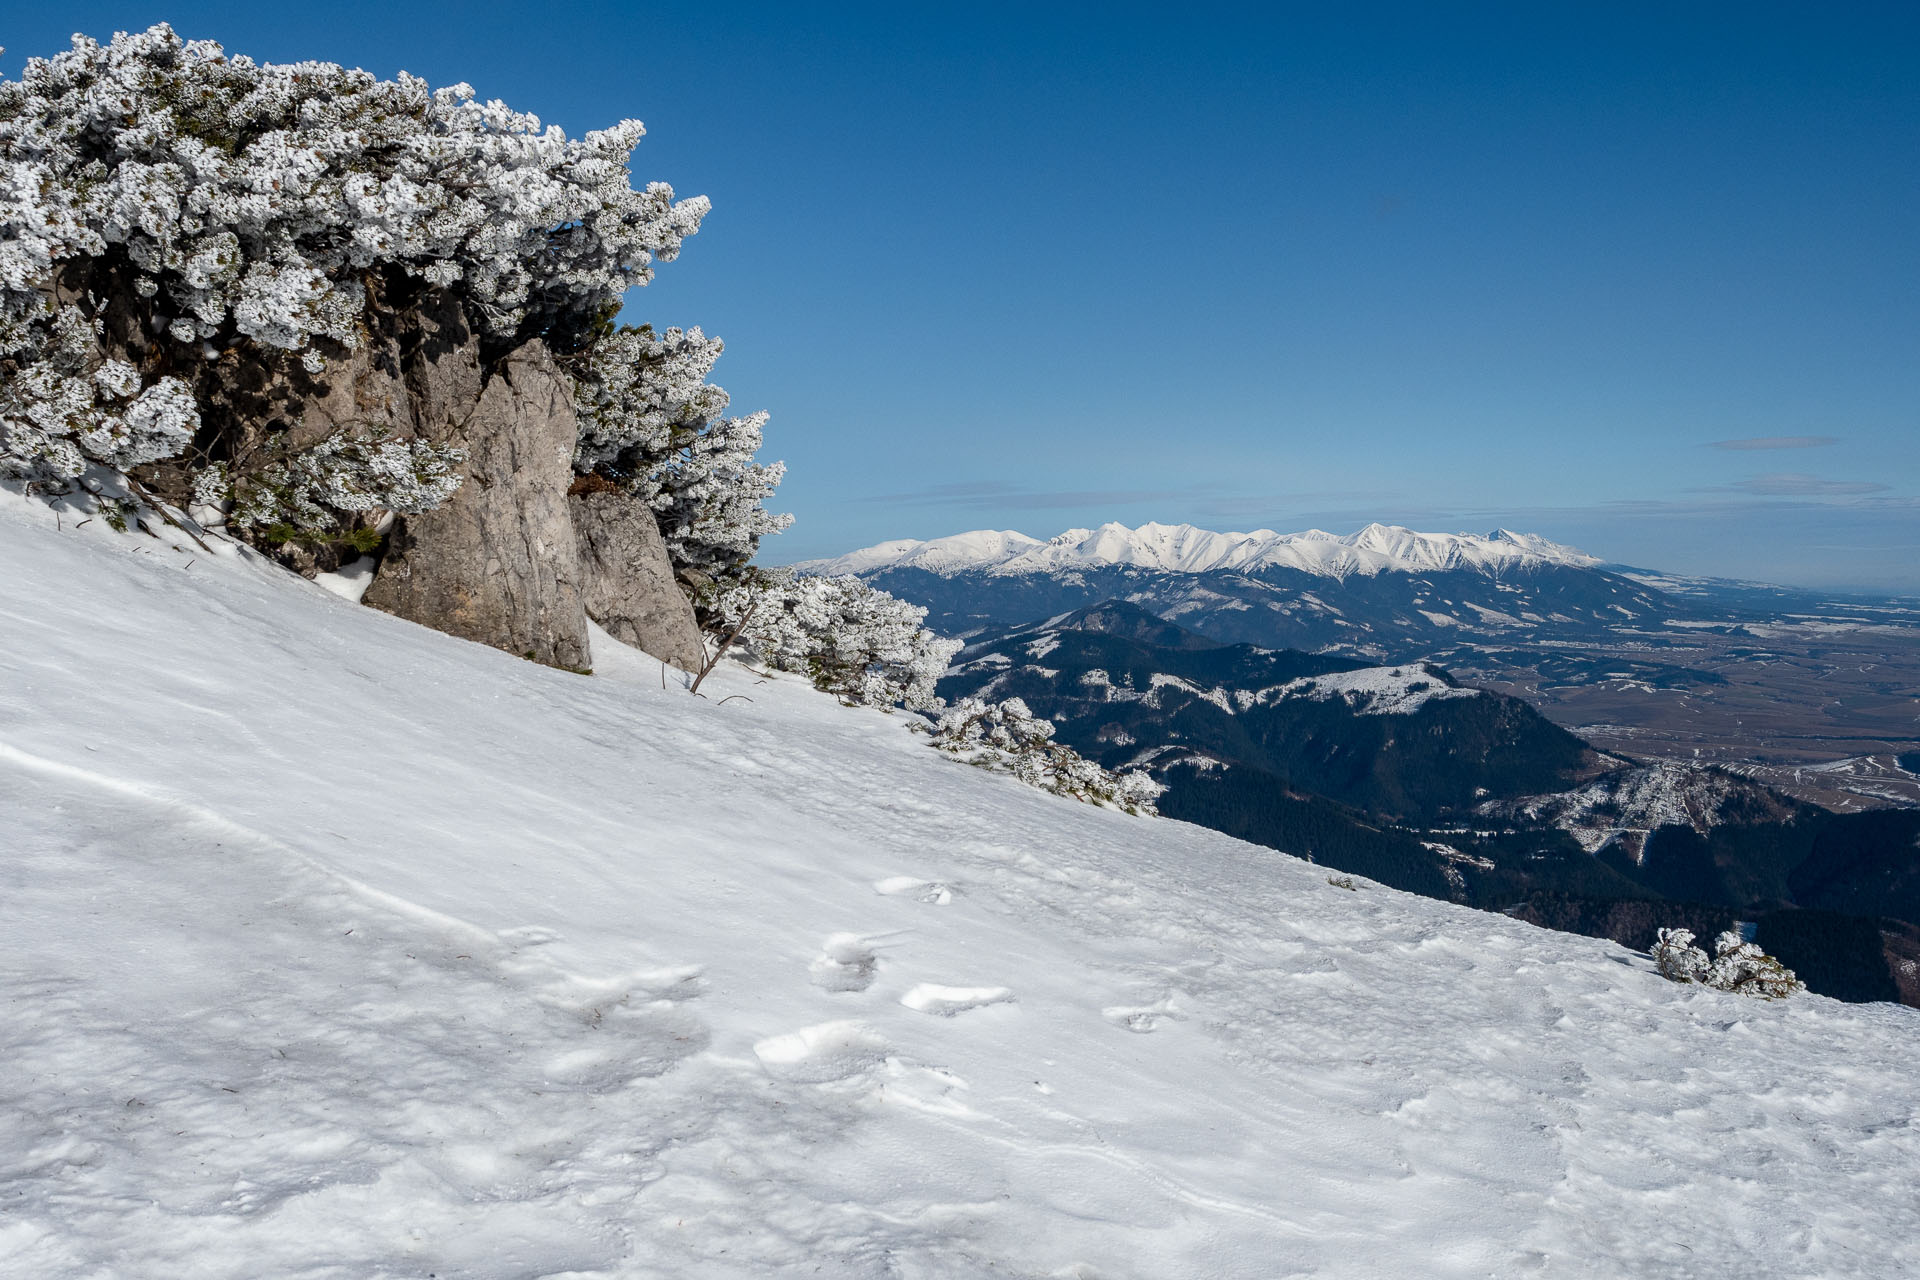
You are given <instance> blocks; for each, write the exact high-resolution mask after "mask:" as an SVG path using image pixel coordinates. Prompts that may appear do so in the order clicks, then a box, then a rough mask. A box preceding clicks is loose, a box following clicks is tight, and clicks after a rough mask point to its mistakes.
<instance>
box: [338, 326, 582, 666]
mask: <svg viewBox="0 0 1920 1280" xmlns="http://www.w3.org/2000/svg"><path fill="white" fill-rule="evenodd" d="M424 336H425V337H426V338H427V340H432V339H431V335H424ZM448 349H449V352H455V353H457V352H459V351H462V350H465V349H466V348H465V347H463V346H458V345H450V346H449V348H448ZM409 363H411V364H413V366H414V368H415V369H420V370H423V371H425V372H424V373H423V374H422V376H421V377H419V378H416V379H414V382H415V385H414V386H412V387H410V388H409V392H410V398H411V400H412V402H413V405H414V407H415V422H416V425H417V427H418V429H419V434H420V435H422V436H423V437H425V438H426V439H429V440H433V441H435V442H437V443H448V442H451V443H457V444H460V445H461V446H462V447H464V448H465V449H466V450H467V462H466V465H465V467H464V468H463V469H462V470H463V481H462V483H461V485H460V489H459V491H458V492H456V493H455V494H454V495H453V497H452V498H451V499H449V500H448V502H447V503H446V505H444V506H442V507H441V508H440V509H439V510H437V511H431V512H428V513H427V514H425V515H421V516H411V517H405V518H402V519H399V520H396V521H395V523H394V528H393V532H392V534H391V536H390V538H389V540H388V550H387V555H386V558H385V559H384V560H383V561H382V562H381V565H380V571H379V574H378V576H376V577H375V578H374V580H373V584H372V585H371V586H370V587H368V588H367V594H366V597H365V603H367V604H369V605H372V606H373V607H374V608H376V609H382V610H385V611H386V612H388V613H392V614H396V615H398V616H400V617H402V618H407V619H409V620H411V621H414V622H418V623H421V624H422V625H424V626H429V627H432V628H434V629H435V630H438V631H445V632H447V633H448V634H449V635H456V636H460V637H462V638H463V639H467V640H477V641H479V642H480V643H481V644H488V645H492V646H493V647H495V648H497V649H505V650H506V651H507V652H508V653H514V654H519V655H520V656H522V657H527V658H531V659H533V660H534V661H536V662H542V663H545V664H547V665H548V666H555V667H570V668H574V669H585V668H586V667H588V666H589V665H591V662H592V656H591V651H590V649H589V646H588V638H587V615H586V609H585V605H584V602H583V598H582V593H581V587H582V582H583V575H582V573H581V569H580V560H579V552H578V549H577V546H576V543H575V538H574V531H573V519H572V513H571V512H570V511H569V509H568V508H569V500H568V498H567V486H568V485H569V484H570V483H571V482H572V480H573V448H574V442H575V439H576V436H577V434H578V428H577V426H576V424H575V421H574V410H573V396H572V392H571V388H570V384H569V383H568V381H567V379H566V377H565V376H564V375H563V374H562V373H561V372H560V370H559V369H558V368H557V367H556V366H555V364H554V362H553V357H552V356H551V355H550V354H549V353H548V352H547V349H546V347H545V346H544V345H543V344H541V343H539V342H530V343H528V344H527V345H526V346H524V347H521V348H520V349H518V350H517V351H515V352H513V353H512V354H511V355H509V356H508V357H507V358H506V359H505V360H503V361H502V362H501V364H500V366H499V367H498V368H496V369H495V370H493V372H492V375H491V376H490V377H488V378H487V379H486V381H485V383H484V385H482V386H480V387H479V390H478V398H477V402H476V401H475V400H470V399H465V391H466V387H467V386H468V385H469V384H468V382H467V378H466V367H465V363H464V361H463V360H461V359H458V358H452V359H442V360H437V361H415V362H409ZM476 372H477V368H476ZM476 380H477V379H476ZM463 406H470V408H467V409H466V411H465V412H464V413H463V412H462V409H463Z"/></svg>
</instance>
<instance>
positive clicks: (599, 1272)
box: [0, 494, 1920, 1280]
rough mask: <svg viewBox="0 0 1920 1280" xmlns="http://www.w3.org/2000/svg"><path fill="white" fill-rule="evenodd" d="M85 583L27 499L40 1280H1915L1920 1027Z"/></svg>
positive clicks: (656, 682)
mask: <svg viewBox="0 0 1920 1280" xmlns="http://www.w3.org/2000/svg"><path fill="white" fill-rule="evenodd" d="M103 525H104V522H102V521H97V520H96V521H95V522H94V523H93V524H91V525H89V526H87V527H85V528H83V529H80V530H78V531H76V530H75V529H74V527H73V526H74V517H73V516H72V515H68V516H67V517H66V528H65V530H64V531H59V530H56V529H55V528H54V526H53V517H52V516H51V514H50V513H48V512H47V511H46V510H45V508H42V507H32V506H28V505H25V504H23V503H21V502H20V501H19V500H17V499H16V498H14V497H12V496H11V495H7V494H0V583H3V584H4V588H5V589H4V592H0V823H4V826H3V827H0V830H4V831H5V832H6V840H5V849H6V853H5V857H4V858H0V939H4V940H5V942H4V948H0V994H3V997H4V1001H5V1005H4V1008H5V1017H4V1018H0V1064H4V1067H3V1068H0V1206H4V1208H3V1209H0V1274H5V1275H7V1276H32V1277H36V1280H40V1278H48V1277H83V1276H85V1277H104V1276H129V1277H133V1276H140V1277H146V1276H191V1277H195V1278H196V1280H199V1278H225V1277H233V1278H235V1280H239V1278H242V1277H245V1278H248V1280H252V1278H255V1277H260V1276H295V1275H297V1276H301V1277H341V1278H343V1280H344V1278H346V1277H353V1278H356V1280H358V1278H362V1277H375V1276H379V1277H402V1276H404V1277H424V1276H427V1275H429V1274H432V1275H438V1276H440V1277H453V1276H460V1277H488V1278H492V1277H498V1278H500V1280H506V1278H508V1277H513V1278H516V1280H519V1278H524V1277H536V1276H544V1277H549V1278H556V1280H557V1278H558V1277H562V1276H566V1277H572V1278H573V1280H581V1278H583V1277H694V1276H698V1277H722V1278H725V1277H749V1276H751V1277H764V1276H781V1275H815V1274H820V1275H829V1276H835V1277H876V1278H877V1277H883V1276H884V1277H907V1278H925V1280H933V1278H935V1277H939V1278H943V1280H945V1278H951V1277H975V1276H982V1277H984V1276H1082V1277H1087V1276H1101V1277H1169V1276H1206V1277H1273V1276H1283V1275H1292V1276H1343V1277H1370V1276H1380V1277H1406V1276H1421V1277H1468V1276H1472V1277H1483V1276H1488V1275H1497V1276H1514V1275H1546V1276H1564V1277H1591V1276H1610V1277H1614V1276H1659V1277H1679V1276H1697V1277H1704V1276H1716V1277H1718V1276H1726V1277H1775V1276H1779V1277H1785V1276H1809V1275H1821V1276H1875V1277H1887V1276H1893V1275H1900V1274H1912V1273H1914V1272H1915V1270H1916V1268H1920V1200H1917V1199H1916V1197H1915V1196H1914V1194H1913V1188H1914V1187H1915V1186H1916V1185H1920V1125H1917V1124H1916V1120H1915V1095H1914V1091H1913V1078H1912V1062H1913V1054H1914V1049H1915V1045H1916V1042H1917V1041H1916V1037H1917V1036H1920V1015H1916V1013H1915V1011H1913V1010H1910V1009H1905V1008H1900V1007H1896V1006H1892V1005H1842V1004H1837V1003H1834V1002H1831V1001H1828V1000H1824V999H1821V998H1818V997H1813V996H1807V997H1802V998H1798V999H1794V1000H1791V1001H1786V1002H1781V1003H1777V1004H1765V1003H1759V1002H1754V1001H1750V1000H1745V999H1742V998H1740V997H1738V996H1732V995H1726V994H1722V993H1718V992H1713V991H1707V990H1702V989H1696V988H1683V987H1680V986H1675V985H1673V984H1669V983H1667V982H1665V981H1663V980H1661V979H1660V978H1658V977H1656V976H1654V975H1653V974H1652V973H1651V972H1650V966H1649V963H1648V961H1647V960H1646V959H1645V958H1644V957H1641V956H1636V955H1631V954H1629V953H1627V952H1625V951H1623V950H1621V949H1620V948H1618V947H1615V946H1613V945H1611V944H1608V943H1604V942H1599V941H1592V940H1588V939H1584V938H1576V937H1570V936H1566V935H1562V934H1555V933H1548V932H1544V931H1541V930H1537V929H1533V928H1530V927H1528V926H1525V925H1521V924H1517V923H1514V922H1512V921H1509V920H1506V919H1504V918H1502V917H1499V916H1494V915H1486V914H1480V913H1476V912H1472V911H1468V910H1464V909H1459V908H1455V907H1451V906H1449V905H1446V904H1442V903H1436V902H1432V901H1428V900H1425V899H1420V898H1415V897H1410V896H1405V895H1402V894H1398V893H1394V892H1391V891H1389V890H1386V889H1382V888H1380V887H1378V886H1375V885H1372V884H1369V883H1367V882H1366V881H1364V880H1357V881H1356V882H1355V883H1356V884H1357V885H1358V887H1359V892H1348V891H1346V890H1345V889H1343V888H1335V887H1331V886H1329V885H1328V883H1327V876H1326V873H1325V872H1324V870H1322V869H1320V868H1316V867H1313V866H1311V865H1309V864H1307V863H1304V862H1298V861H1295V860H1293V859H1290V858H1286V857H1282V856H1279V855H1275V854H1273V853H1271V852H1268V851H1264V850H1260V849H1256V848H1253V847H1251V846H1248V845H1244V844H1241V843H1239V842H1236V841H1234V840H1231V839H1228V838H1226V837H1224V836H1221V835H1218V834H1215V833H1212V832H1208V831H1203V830H1200V829H1198V828H1195V827H1190V826H1185V825H1182V824H1179V823H1174V822H1170V821H1164V820H1160V821H1155V820H1148V819H1139V818H1130V817H1127V816H1126V815H1123V814H1119V813H1113V812H1108V811H1103V810H1098V809H1093V808H1089V807H1086V806H1083V805H1078V804H1074V803H1072V802H1071V801H1067V800H1062V799H1058V798H1055V797H1051V796H1047V795H1044V794H1041V793H1039V792H1036V791H1033V790H1030V789H1028V788H1025V787H1022V786H1021V785H1020V784H1019V783H1018V782H1015V781H1013V780H1011V779H1008V778H1003V777H996V776H992V775H988V774H985V773H982V772H980V771H977V770H973V769H969V768H966V767H964V766H962V765H957V764H954V763H953V762H951V761H949V760H946V759H944V758H943V757H942V756H941V755H940V754H939V753H937V752H934V751H930V750H928V749H927V747H926V746H925V745H924V743H923V741H922V740H921V739H919V738H918V737H916V736H915V735H912V734H909V733H907V732H906V731H905V730H904V728H903V727H902V725H901V723H900V720H899V719H898V718H895V717H889V716H885V715H882V714H880V713H878V712H874V711H869V710H861V711H849V710H845V709H843V708H841V707H839V706H838V705H836V704H835V703H834V701H833V700H832V699H830V698H826V697H823V696H820V695H818V694H816V693H814V692H813V691H812V690H811V689H809V688H807V687H805V686H804V685H802V684H800V683H798V682H796V681H790V680H784V679H782V680H776V681H773V682H769V683H758V682H756V678H755V677H754V676H752V675H751V674H749V673H746V672H744V671H742V670H739V669H723V670H722V671H720V672H719V673H716V675H715V676H714V677H713V678H712V679H711V680H709V682H708V684H707V687H706V689H705V690H703V692H710V693H712V694H713V695H714V696H713V698H711V699H709V700H703V699H697V698H691V697H689V696H687V694H686V693H685V692H684V691H682V690H681V689H679V688H677V687H674V688H670V689H668V690H664V691H663V690H662V689H661V688H660V678H661V672H660V668H659V666H658V664H657V663H655V662H653V661H651V660H649V659H644V658H641V657H639V656H637V655H635V654H634V653H633V652H632V651H628V650H622V649H619V648H618V647H617V646H607V647H604V648H603V649H602V650H599V651H596V655H595V658H596V665H597V667H598V669H599V674H598V675H596V676H594V677H592V678H583V677H579V676H574V675H570V674H567V673H564V672H558V671H552V670H549V669H546V668H543V667H538V666H535V665H533V664H530V663H526V662H522V661H519V660H517V659H514V658H512V657H509V656H508V655H505V654H501V653H497V652H495V651H493V650H490V649H486V648H482V647H479V646H476V645H469V644H464V643H461V642H460V641H457V640H453V639H450V638H448V637H446V636H442V635H437V634H434V633H432V632H429V631H425V630H422V629H420V628H417V627H414V626H411V625H409V624H407V623H404V622H400V621H398V620H396V619H393V618H389V617H386V616H384V615H381V614H378V613H375V612H372V611H370V610H366V609H362V608H360V607H358V606H355V605H353V604H351V603H349V602H347V601H345V600H342V599H339V598H338V597H336V596H333V595H331V594H329V593H327V592H326V591H325V590H323V589H321V588H319V587H317V586H313V585H311V584H307V583H303V582H300V581H299V580H297V579H294V578H291V577H289V576H287V575H284V574H281V573H279V572H278V571H273V570H269V569H266V568H264V567H262V566H259V565H257V564H254V563H251V562H247V561H242V560H239V559H234V558H223V557H209V556H208V555H206V554H204V553H202V552H199V551H198V550H197V549H194V548H191V547H189V548H188V549H187V550H186V551H184V552H181V553H177V554H176V553H175V552H174V551H172V550H170V549H169V548H168V547H167V546H166V545H164V544H163V543H162V542H159V541H155V540H153V539H149V538H146V537H143V536H141V535H139V534H134V535H132V536H120V535H115V534H112V533H111V532H110V531H107V530H105V529H104V528H103ZM678 683H679V681H678V680H677V679H675V678H674V677H673V676H672V674H671V673H669V684H670V685H677V684H678ZM735 693H738V694H743V695H745V696H746V697H747V698H750V699H752V701H750V702H749V701H745V700H743V699H734V700H732V701H729V702H725V703H722V702H721V701H720V699H721V697H723V696H725V695H731V694H735Z"/></svg>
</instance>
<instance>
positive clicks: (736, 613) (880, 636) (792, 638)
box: [715, 572, 960, 710]
mask: <svg viewBox="0 0 1920 1280" xmlns="http://www.w3.org/2000/svg"><path fill="white" fill-rule="evenodd" d="M764 578H765V581H763V582H761V583H758V584H751V585H749V584H741V585H736V586H733V587H730V588H729V589H727V590H726V591H725V592H723V593H722V594H721V595H720V596H719V597H718V598H717V599H716V602H715V612H716V615H717V619H718V622H719V624H720V625H721V627H722V628H723V629H724V630H725V631H726V632H732V631H733V630H734V629H735V628H736V627H738V628H739V635H738V643H740V644H741V645H742V646H744V647H745V648H746V650H747V652H748V653H749V654H750V655H751V656H752V657H753V658H754V660H756V661H758V662H761V663H764V664H765V665H767V666H770V667H773V668H774V669H775V670H778V671H792V672H797V673H800V674H802V675H805V676H807V677H808V678H809V679H811V680H812V681H813V683H814V684H815V685H816V686H817V687H819V688H821V689H825V690H827V691H828V692H829V693H834V694H837V695H839V696H840V697H841V698H843V699H845V700H847V701H849V702H859V703H865V704H867V705H869V706H876V707H892V706H896V705H899V706H905V707H907V708H908V709H909V710H927V709H931V708H933V707H937V706H938V705H939V699H938V698H936V697H935V696H934V692H933V686H934V684H935V682H936V681H938V680H939V679H940V676H941V675H942V674H943V673H944V672H945V671H946V669H947V664H948V662H950V661H951V660H952V658H953V655H954V654H955V653H957V652H959V650H960V642H959V641H957V640H943V639H941V638H940V637H939V636H936V635H934V634H933V633H932V632H931V631H928V630H927V629H926V628H925V627H924V626H922V625H921V624H922V623H923V622H925V621H926V617H927V611H926V610H925V609H922V608H920V607H919V606H917V605H911V604H908V603H907V602H906V601H904V600H898V599H895V598H894V597H893V596H890V595H888V594H887V593H886V592H884V591H881V590H879V589H878V588H876V587H870V586H868V585H867V584H866V583H864V582H862V581H860V580H859V579H858V578H854V577H844V578H806V577H799V576H796V575H793V574H790V573H781V572H776V573H769V574H766V575H764ZM742 624H744V625H742Z"/></svg>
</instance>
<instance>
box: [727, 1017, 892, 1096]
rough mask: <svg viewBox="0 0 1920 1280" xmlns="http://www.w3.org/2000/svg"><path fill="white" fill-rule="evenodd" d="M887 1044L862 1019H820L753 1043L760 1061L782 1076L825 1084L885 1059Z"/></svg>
mask: <svg viewBox="0 0 1920 1280" xmlns="http://www.w3.org/2000/svg"><path fill="white" fill-rule="evenodd" d="M891 1048H892V1047H891V1046H890V1045H888V1044H887V1042H886V1041H885V1040H882V1039H881V1038H880V1037H879V1036H878V1035H876V1034H874V1032H873V1030H872V1029H871V1028H870V1027H868V1026H867V1025H866V1024H865V1023H862V1022H853V1021H851V1020H841V1021H837V1022H821V1023H817V1024H815V1025H814V1026H811V1027H802V1028H800V1029H799V1030H798V1031H789V1032H788V1033H787V1034H785V1035H779V1036H768V1037H767V1038H766V1039H765V1040H762V1041H760V1042H759V1043H757V1044H755V1045H754V1046H753V1056H754V1057H756V1058H758V1059H760V1065H761V1066H763V1067H765V1068H766V1069H767V1071H768V1072H769V1073H771V1074H773V1075H776V1076H779V1077H780V1078H781V1079H783V1080H793V1081H797V1082H799V1083H801V1084H827V1083H830V1082H832V1081H835V1080H846V1079H849V1078H850V1077H853V1076H857V1075H862V1074H864V1073H865V1072H867V1071H869V1070H871V1069H872V1068H874V1067H877V1066H879V1065H880V1064H881V1063H882V1062H885V1061H886V1059H887V1055H888V1053H889V1052H891Z"/></svg>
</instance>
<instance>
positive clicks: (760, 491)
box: [574, 326, 793, 578]
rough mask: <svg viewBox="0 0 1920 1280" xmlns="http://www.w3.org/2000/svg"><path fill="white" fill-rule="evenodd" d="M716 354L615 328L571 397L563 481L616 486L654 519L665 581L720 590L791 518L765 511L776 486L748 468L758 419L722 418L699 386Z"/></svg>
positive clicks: (713, 343)
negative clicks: (574, 443)
mask: <svg viewBox="0 0 1920 1280" xmlns="http://www.w3.org/2000/svg"><path fill="white" fill-rule="evenodd" d="M720 352H721V343H720V340H719V339H717V338H708V337H707V336H706V335H705V334H704V333H702V332H701V331H700V330H699V329H698V328H694V329H685V330H682V329H668V330H667V331H666V332H665V333H663V334H659V335H656V334H655V333H654V331H653V329H652V328H651V327H647V326H642V327H641V328H638V329H634V328H625V329H620V330H618V331H616V332H614V333H612V334H610V335H608V336H607V337H605V338H603V339H601V340H600V341H599V342H597V343H595V344H594V345H593V347H592V349H591V350H590V352H589V353H588V355H587V357H586V359H585V360H584V361H583V362H581V368H580V373H579V380H578V383H577V389H576V393H575V402H576V408H577V409H578V412H579V417H580V444H579V447H578V449H577V451H576V452H575V455H574V469H575V470H577V471H579V472H581V473H583V474H585V473H588V472H598V473H599V474H602V475H610V476H614V477H618V478H619V483H620V485H621V487H622V488H624V489H626V490H627V491H628V492H629V493H631V494H632V495H633V497H634V499H635V500H636V501H638V502H640V503H642V504H643V505H645V506H646V507H647V508H648V509H649V510H651V511H652V512H653V513H654V516H655V518H656V519H657V520H658V521H659V524H660V532H661V534H662V535H663V536H664V537H665V539H666V542H667V551H668V554H669V555H671V557H672V558H673V563H674V567H675V568H676V569H681V570H692V571H694V572H696V573H699V574H702V575H706V576H708V577H722V578H724V577H727V576H731V575H732V574H734V573H735V572H736V571H737V570H738V569H739V568H740V567H741V566H744V565H745V564H746V563H747V561H749V560H751V559H752V558H753V555H754V552H755V551H756V550H758V548H759V545H760V539H761V538H763V537H765V536H767V535H768V534H773V533H778V532H780V531H781V530H783V529H785V528H786V527H787V526H788V525H790V524H792V523H793V517H792V516H788V515H776V514H774V513H772V512H770V511H768V510H767V509H766V505H765V504H766V501H767V499H769V498H771V497H772V496H773V491H774V490H775V488H777V487H778V486H779V484H780V479H781V477H782V476H783V475H785V474H786V466H785V464H783V463H778V462H774V463H760V462H756V461H755V460H754V455H755V454H757V453H758V452H759V450H760V442H761V430H762V428H763V427H764V426H765V425H766V421H767V415H766V414H764V413H754V414H749V415H747V416H746V417H744V418H729V417H727V416H726V412H727V407H728V399H727V393H726V392H725V391H723V390H722V389H721V388H719V387H716V386H714V385H712V384H711V383H709V382H708V381H707V380H706V379H707V376H708V374H710V373H711V372H712V371H713V365H714V362H715V361H716V360H718V359H719V358H720Z"/></svg>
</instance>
